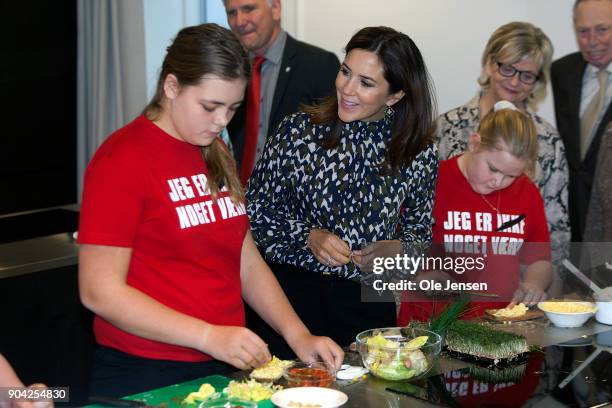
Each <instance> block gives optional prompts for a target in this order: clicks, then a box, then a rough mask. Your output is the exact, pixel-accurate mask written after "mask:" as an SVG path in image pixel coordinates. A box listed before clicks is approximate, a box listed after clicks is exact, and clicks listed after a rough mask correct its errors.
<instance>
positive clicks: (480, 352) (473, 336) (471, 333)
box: [446, 320, 529, 360]
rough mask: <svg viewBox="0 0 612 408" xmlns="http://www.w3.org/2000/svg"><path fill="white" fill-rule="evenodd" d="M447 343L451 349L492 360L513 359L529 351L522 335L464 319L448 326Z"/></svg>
mask: <svg viewBox="0 0 612 408" xmlns="http://www.w3.org/2000/svg"><path fill="white" fill-rule="evenodd" d="M446 345H447V347H448V349H449V350H451V351H454V352H457V353H462V354H468V355H470V356H475V357H481V358H488V359H491V360H499V359H511V358H514V357H517V356H518V355H520V354H522V353H526V352H528V351H529V347H528V345H527V339H525V337H523V336H521V335H518V334H514V333H508V332H503V331H499V330H494V329H492V328H490V327H487V326H484V325H482V324H478V323H472V322H466V321H462V320H457V321H455V322H454V323H452V324H451V325H450V327H449V328H448V332H447V334H446Z"/></svg>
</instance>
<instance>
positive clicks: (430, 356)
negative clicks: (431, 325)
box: [357, 327, 442, 381]
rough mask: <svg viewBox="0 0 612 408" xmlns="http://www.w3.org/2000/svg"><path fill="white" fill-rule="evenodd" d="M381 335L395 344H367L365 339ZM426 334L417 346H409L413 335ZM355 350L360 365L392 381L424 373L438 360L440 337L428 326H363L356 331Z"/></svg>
mask: <svg viewBox="0 0 612 408" xmlns="http://www.w3.org/2000/svg"><path fill="white" fill-rule="evenodd" d="M379 335H380V336H382V337H384V339H385V340H390V341H392V342H393V344H395V346H396V347H384V346H380V345H374V344H368V339H370V338H372V337H375V336H379ZM425 336H426V337H427V341H426V342H425V343H424V344H423V345H421V346H419V347H408V344H409V342H410V341H411V340H412V339H414V338H416V337H425ZM357 350H358V351H359V354H360V355H361V360H362V362H363V365H364V366H365V367H366V368H367V369H369V370H370V372H371V373H372V374H373V375H374V376H376V377H379V378H382V379H385V380H391V381H400V380H416V379H419V378H422V377H424V376H425V375H426V374H427V373H428V372H429V370H431V368H432V367H433V366H434V364H435V363H436V362H437V360H438V357H439V354H440V351H441V350H442V338H441V337H440V336H439V335H438V334H437V333H434V332H432V331H429V330H425V329H420V328H412V327H386V328H380V329H372V330H366V331H363V332H361V333H359V334H358V335H357Z"/></svg>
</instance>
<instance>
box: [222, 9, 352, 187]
mask: <svg viewBox="0 0 612 408" xmlns="http://www.w3.org/2000/svg"><path fill="white" fill-rule="evenodd" d="M223 3H224V5H225V10H226V13H227V21H228V23H229V25H230V27H231V29H232V31H234V32H235V33H236V34H237V35H238V37H239V39H240V42H241V43H242V44H243V45H244V47H245V48H246V49H248V50H249V52H250V54H251V58H252V63H253V73H252V80H251V82H250V83H249V87H248V88H247V93H246V97H245V103H243V104H242V106H241V107H240V108H239V110H238V111H237V112H236V116H235V117H234V119H233V120H232V121H231V122H230V124H229V126H228V131H229V133H230V138H231V140H232V144H233V146H234V151H235V156H236V160H237V161H238V164H239V166H240V167H239V168H240V176H241V179H242V181H243V183H246V180H247V179H248V177H249V176H250V174H251V172H252V170H253V167H254V165H255V163H256V161H257V159H258V158H259V156H260V155H261V152H262V151H263V146H264V144H265V141H266V137H267V135H268V134H270V133H273V132H275V131H276V128H277V127H278V125H279V123H280V122H281V121H282V120H283V118H284V117H285V116H287V115H289V114H291V113H294V112H297V111H298V109H299V106H300V105H301V104H312V103H316V102H317V101H319V100H320V99H322V98H325V97H326V96H328V95H330V94H332V93H333V92H334V89H335V88H334V81H335V78H336V75H337V74H338V69H339V67H340V62H339V61H338V57H336V55H335V54H333V53H331V52H328V51H325V50H323V49H321V48H318V47H315V46H312V45H310V44H306V43H304V42H301V41H298V40H296V39H294V38H293V37H291V36H290V35H288V34H287V33H286V32H285V31H284V30H283V29H282V27H281V1H280V0H224V1H223Z"/></svg>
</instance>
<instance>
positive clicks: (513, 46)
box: [478, 21, 554, 98]
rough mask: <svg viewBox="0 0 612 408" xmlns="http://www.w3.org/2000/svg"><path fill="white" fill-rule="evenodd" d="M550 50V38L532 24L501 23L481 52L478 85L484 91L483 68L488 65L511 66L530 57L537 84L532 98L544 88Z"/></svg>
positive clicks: (485, 74)
mask: <svg viewBox="0 0 612 408" xmlns="http://www.w3.org/2000/svg"><path fill="white" fill-rule="evenodd" d="M553 51H554V49H553V45H552V43H551V42H550V39H549V38H548V37H547V36H546V34H544V32H543V31H542V30H540V29H539V28H538V27H536V26H534V25H533V24H530V23H525V22H521V21H515V22H512V23H508V24H504V25H503V26H501V27H499V28H498V29H497V30H495V32H493V34H492V35H491V38H489V41H488V42H487V45H486V47H485V49H484V52H483V53H482V59H481V64H482V72H481V74H480V77H479V78H478V83H479V84H480V86H481V87H482V88H484V89H486V88H488V86H489V83H490V78H489V75H487V73H486V70H485V66H486V65H487V64H488V63H489V62H492V63H496V62H500V63H503V64H510V65H511V64H516V63H517V62H520V61H522V60H524V59H525V58H530V59H532V60H533V62H535V63H536V64H537V65H538V66H539V67H540V73H539V77H538V81H537V82H536V84H535V86H534V88H533V91H532V92H531V95H530V98H533V97H534V95H536V94H538V93H539V92H541V91H544V89H545V88H546V84H547V83H548V80H549V78H550V65H551V62H552V56H553Z"/></svg>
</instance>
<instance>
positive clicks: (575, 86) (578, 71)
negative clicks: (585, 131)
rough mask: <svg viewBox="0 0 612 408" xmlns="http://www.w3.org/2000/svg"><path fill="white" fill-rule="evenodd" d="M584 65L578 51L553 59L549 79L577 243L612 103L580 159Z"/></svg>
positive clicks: (582, 227) (579, 238)
mask: <svg viewBox="0 0 612 408" xmlns="http://www.w3.org/2000/svg"><path fill="white" fill-rule="evenodd" d="M586 67H587V62H586V60H585V59H584V58H583V57H582V54H580V53H579V52H576V53H573V54H569V55H566V56H565V57H563V58H561V59H558V60H557V61H555V62H553V64H552V68H551V80H552V89H553V96H554V101H555V116H556V119H557V128H558V130H559V134H560V135H561V138H562V139H563V143H564V144H565V154H566V156H567V162H568V164H569V171H570V174H569V175H570V180H569V200H568V201H569V214H570V224H571V228H572V241H573V242H581V241H582V234H583V232H584V226H585V221H586V214H587V211H588V208H589V199H590V197H591V189H592V187H593V175H594V174H595V166H596V164H597V152H598V150H599V144H600V141H601V137H602V134H603V133H604V130H605V129H606V127H607V125H608V123H610V121H612V104H610V105H609V106H608V109H607V110H606V113H605V114H604V116H603V118H602V120H601V123H600V124H599V126H598V127H597V131H596V132H595V135H594V136H593V141H592V142H591V145H590V147H589V150H588V151H587V154H586V156H585V158H584V160H581V159H580V97H581V95H580V94H581V93H582V76H583V75H584V71H585V69H586Z"/></svg>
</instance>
